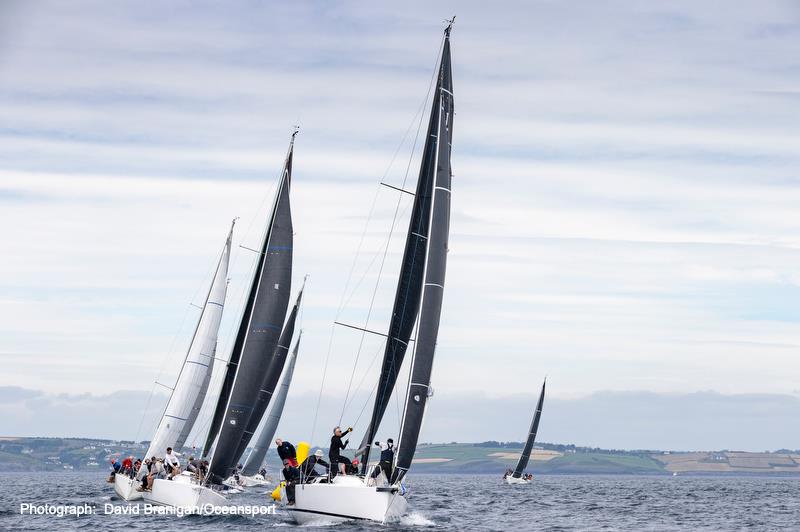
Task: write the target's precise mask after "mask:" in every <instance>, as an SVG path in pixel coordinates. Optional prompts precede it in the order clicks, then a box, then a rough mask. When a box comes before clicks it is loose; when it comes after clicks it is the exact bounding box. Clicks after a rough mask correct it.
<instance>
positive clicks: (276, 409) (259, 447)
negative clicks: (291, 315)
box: [242, 331, 303, 476]
mask: <svg viewBox="0 0 800 532" xmlns="http://www.w3.org/2000/svg"><path fill="white" fill-rule="evenodd" d="M302 336H303V332H302V331H300V335H299V336H298V337H297V342H295V344H294V349H292V353H291V354H290V355H289V358H288V360H287V361H286V369H285V370H284V371H283V378H282V379H281V384H280V386H279V387H278V391H277V393H276V394H275V399H274V400H273V401H272V406H270V409H269V413H268V414H267V416H266V417H265V418H264V422H263V423H262V427H261V431H260V432H259V433H258V438H257V439H256V444H255V445H254V446H253V450H252V451H251V452H250V455H249V456H248V457H247V461H245V463H244V467H243V468H242V473H244V474H245V475H248V476H250V475H255V474H256V473H258V471H259V470H260V469H261V464H263V463H264V457H265V456H267V451H268V450H269V447H270V444H271V443H272V438H273V436H275V431H276V430H278V423H279V422H280V420H281V415H282V414H283V407H284V406H285V405H286V396H287V395H289V386H290V385H291V384H292V375H294V366H295V363H296V362H297V352H298V350H299V349H300V339H301V338H302Z"/></svg>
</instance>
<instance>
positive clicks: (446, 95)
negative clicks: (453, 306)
mask: <svg viewBox="0 0 800 532" xmlns="http://www.w3.org/2000/svg"><path fill="white" fill-rule="evenodd" d="M451 28H452V22H451V23H450V25H448V26H447V28H446V29H445V32H444V45H443V47H442V58H441V61H440V65H439V79H438V81H437V83H436V90H435V92H434V95H433V100H434V101H433V108H432V110H431V119H430V123H431V126H432V127H431V130H430V131H429V132H428V136H427V137H426V139H425V144H426V146H425V151H424V153H425V154H428V153H432V154H433V155H434V156H435V158H434V160H433V161H432V162H431V164H430V172H431V174H432V175H431V179H430V183H429V184H428V189H429V194H431V196H432V201H431V204H430V207H429V211H430V221H429V222H428V223H429V231H428V238H427V244H428V252H427V261H426V263H425V267H424V268H423V274H424V281H423V286H422V301H421V304H420V311H419V325H418V327H417V338H416V343H415V346H414V357H413V365H412V367H411V377H410V381H409V387H408V396H407V397H406V406H405V411H404V414H403V422H402V429H401V433H400V442H399V445H398V449H397V457H396V460H395V469H394V472H393V473H392V483H395V482H398V481H400V480H402V478H403V476H404V475H405V474H406V472H407V471H408V468H409V467H410V466H411V460H412V459H413V457H414V452H415V451H416V447H417V440H418V439H419V432H420V430H421V428H422V419H423V416H424V414H425V404H426V402H427V399H428V396H429V395H430V391H431V388H430V380H431V370H432V369H433V357H434V353H435V351H436V339H437V337H438V335H439V319H440V317H441V312H442V299H443V296H444V280H445V273H446V270H447V243H448V238H449V233H450V183H451V179H452V172H451V168H450V151H451V143H452V135H453V109H454V107H453V78H452V72H451V65H450V30H451ZM426 165H428V161H426V160H423V161H422V167H423V169H424V168H425V167H426Z"/></svg>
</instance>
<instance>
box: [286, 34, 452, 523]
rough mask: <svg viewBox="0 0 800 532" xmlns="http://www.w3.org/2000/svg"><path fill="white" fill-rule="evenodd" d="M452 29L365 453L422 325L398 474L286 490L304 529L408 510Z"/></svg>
mask: <svg viewBox="0 0 800 532" xmlns="http://www.w3.org/2000/svg"><path fill="white" fill-rule="evenodd" d="M451 28H452V21H450V23H449V24H448V25H447V28H446V29H445V30H444V42H443V47H442V55H441V59H440V62H439V70H438V77H437V82H436V88H435V92H434V94H433V103H432V108H431V112H430V121H429V124H428V130H427V134H426V136H425V147H424V149H423V154H422V162H421V167H420V173H419V179H418V181H417V188H416V192H415V194H414V206H413V210H412V214H411V221H410V223H409V228H408V233H407V236H406V247H405V253H404V255H403V262H402V265H401V272H400V278H399V280H398V287H397V292H396V296H395V304H394V313H393V315H392V321H391V324H390V328H389V334H388V335H387V340H386V342H387V345H386V350H385V353H384V359H383V366H382V370H381V374H380V377H379V380H378V384H377V393H376V398H375V405H374V409H373V414H372V418H371V420H370V425H369V427H368V429H367V434H366V435H365V438H364V440H363V445H362V446H361V449H360V452H361V454H362V455H363V456H364V460H363V462H364V463H366V462H367V460H368V458H367V457H368V454H369V444H370V443H371V442H372V438H373V436H374V434H375V433H376V432H377V429H378V426H379V424H380V421H381V418H382V417H383V414H384V412H385V410H386V405H387V403H388V400H389V398H390V396H391V393H392V390H393V389H394V387H395V384H396V381H397V374H398V371H399V369H400V364H401V363H402V360H403V358H404V355H405V351H406V348H407V346H408V343H409V341H410V335H411V332H412V329H413V327H414V322H415V321H417V320H418V322H419V325H418V328H417V338H416V342H415V348H414V354H413V365H412V368H411V377H410V386H409V389H408V391H407V397H406V404H405V409H404V414H403V418H402V429H401V437H400V440H399V444H398V447H397V454H396V456H395V463H394V468H393V473H392V475H391V478H390V479H385V478H383V477H379V478H377V479H372V478H371V476H372V475H371V474H370V473H371V471H369V470H364V471H362V475H361V476H356V475H338V476H336V477H334V478H333V479H332V481H331V482H325V480H327V479H326V478H320V477H318V478H316V479H313V480H312V481H310V482H309V483H304V484H300V485H298V486H297V487H296V489H295V503H294V504H293V505H288V500H287V494H286V490H285V488H284V489H281V492H280V495H281V500H282V501H283V502H284V503H286V504H287V509H288V510H289V511H290V512H291V514H292V517H293V518H294V519H295V520H296V521H297V522H298V523H301V524H302V523H306V522H310V521H315V520H318V519H324V520H331V519H332V520H344V519H368V520H372V521H379V522H385V521H387V520H391V519H394V518H397V517H399V516H401V515H403V514H404V513H405V512H406V506H407V503H406V499H405V497H404V494H405V486H404V485H403V482H402V481H403V478H404V477H405V475H406V473H407V471H408V469H409V468H410V466H411V461H412V459H413V457H414V453H415V451H416V446H417V440H418V438H419V433H420V429H421V426H422V418H423V415H424V413H425V405H426V402H427V399H428V397H429V396H430V395H431V388H430V380H431V370H432V366H433V357H434V353H435V349H436V340H437V337H438V332H439V320H440V316H441V310H442V298H443V292H444V281H445V270H446V263H447V244H448V238H449V231H450V184H451V178H452V173H451V168H450V150H451V139H452V134H453V84H452V73H451V66H450V30H451ZM363 473H366V474H363Z"/></svg>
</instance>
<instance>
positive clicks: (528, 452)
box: [511, 379, 547, 478]
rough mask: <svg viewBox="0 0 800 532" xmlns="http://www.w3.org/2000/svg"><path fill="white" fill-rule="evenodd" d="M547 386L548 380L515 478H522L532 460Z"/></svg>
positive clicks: (544, 384)
mask: <svg viewBox="0 0 800 532" xmlns="http://www.w3.org/2000/svg"><path fill="white" fill-rule="evenodd" d="M546 385H547V379H545V380H544V382H543V383H542V391H541V393H540V394H539V402H538V403H537V404H536V412H535V413H534V414H533V421H531V430H529V431H528V441H526V442H525V448H524V449H522V454H521V455H520V457H519V462H517V467H515V468H514V473H513V474H512V475H511V476H512V477H514V478H520V477H521V476H522V472H523V471H524V470H525V468H526V467H528V460H530V459H531V451H532V450H533V442H535V441H536V432H537V431H538V430H539V419H540V418H541V417H542V406H543V405H544V388H545V386H546Z"/></svg>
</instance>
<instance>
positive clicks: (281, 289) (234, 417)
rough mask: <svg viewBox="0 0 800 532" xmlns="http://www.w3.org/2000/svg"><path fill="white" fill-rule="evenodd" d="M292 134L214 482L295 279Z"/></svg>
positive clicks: (228, 462) (227, 465)
mask: <svg viewBox="0 0 800 532" xmlns="http://www.w3.org/2000/svg"><path fill="white" fill-rule="evenodd" d="M296 134H297V132H295V133H294V134H292V140H291V142H290V143H289V151H288V153H287V155H286V161H285V163H284V167H283V172H282V173H281V178H280V182H279V183H278V190H277V192H276V194H275V203H274V205H273V208H272V216H271V217H270V220H269V223H268V224H267V228H266V231H265V233H264V240H263V243H262V246H261V249H260V251H259V257H258V262H257V265H256V270H255V274H254V276H253V282H252V284H251V287H250V293H249V295H248V298H247V303H246V305H245V308H244V311H243V313H242V318H241V322H240V324H239V330H238V333H237V335H236V341H235V343H234V346H233V350H232V351H231V356H230V361H229V362H228V368H227V372H226V374H225V380H224V381H223V386H222V390H221V393H220V397H219V400H218V402H217V407H216V410H215V412H214V418H213V421H212V424H211V430H210V431H209V435H208V439H207V440H206V445H205V446H204V449H203V453H204V454H206V453H207V452H208V450H209V449H210V447H211V444H212V443H213V442H214V440H215V439H216V444H215V445H214V453H213V455H212V457H211V460H210V463H209V473H210V474H209V475H208V477H207V479H208V480H209V481H210V482H212V483H215V484H218V483H221V482H222V481H223V480H224V479H225V478H227V477H228V476H229V474H230V473H231V471H232V469H233V467H234V466H235V463H236V460H237V459H238V455H237V454H236V453H237V451H238V447H239V442H241V440H242V437H243V435H244V431H245V430H246V429H247V426H248V423H249V422H250V417H251V415H252V413H253V410H254V406H255V402H256V401H255V399H254V398H256V397H257V396H258V394H259V390H260V389H261V385H262V383H263V381H264V378H265V375H266V374H267V372H268V370H269V367H270V364H271V362H272V357H271V355H272V354H273V353H274V351H275V346H276V345H277V343H278V337H279V335H280V333H281V326H282V324H283V322H284V319H285V318H286V309H287V305H288V303H289V292H290V290H291V278H292V238H293V231H292V214H291V208H290V203H289V190H290V186H291V179H292V156H293V151H294V138H295V135H296Z"/></svg>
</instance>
